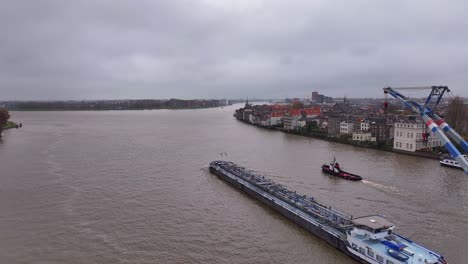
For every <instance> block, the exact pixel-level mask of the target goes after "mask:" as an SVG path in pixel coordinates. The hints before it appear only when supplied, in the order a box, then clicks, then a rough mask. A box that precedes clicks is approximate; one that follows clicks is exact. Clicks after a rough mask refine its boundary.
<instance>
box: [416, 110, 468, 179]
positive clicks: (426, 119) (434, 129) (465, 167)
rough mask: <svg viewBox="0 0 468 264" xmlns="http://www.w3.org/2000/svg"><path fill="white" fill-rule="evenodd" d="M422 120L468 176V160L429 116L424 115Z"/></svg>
mask: <svg viewBox="0 0 468 264" xmlns="http://www.w3.org/2000/svg"><path fill="white" fill-rule="evenodd" d="M422 118H423V120H424V122H425V123H426V125H427V126H428V127H429V129H430V130H431V131H432V132H433V133H434V134H436V135H437V137H438V138H439V139H440V140H441V141H442V145H443V146H444V147H445V148H446V149H447V150H448V152H449V153H450V155H452V157H453V158H454V159H455V160H457V161H458V164H460V166H461V167H462V168H463V170H464V171H465V173H467V174H468V160H466V159H465V158H464V157H463V155H462V154H461V153H460V151H458V149H457V148H456V147H455V146H454V145H453V144H452V142H450V140H449V139H448V138H447V136H446V135H445V134H444V132H443V131H442V129H440V127H439V126H437V124H436V123H435V122H434V120H432V118H430V117H429V116H428V115H426V114H423V115H422Z"/></svg>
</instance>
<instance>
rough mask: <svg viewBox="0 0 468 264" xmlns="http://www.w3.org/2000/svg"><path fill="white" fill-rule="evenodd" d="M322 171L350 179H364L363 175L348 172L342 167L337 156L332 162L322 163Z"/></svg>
mask: <svg viewBox="0 0 468 264" xmlns="http://www.w3.org/2000/svg"><path fill="white" fill-rule="evenodd" d="M322 171H323V172H325V173H328V174H331V175H333V176H337V177H341V178H343V179H346V180H350V181H360V180H362V177H361V176H359V175H356V174H352V173H349V172H346V171H344V170H342V169H341V168H340V164H338V162H336V158H333V160H332V162H330V164H323V165H322Z"/></svg>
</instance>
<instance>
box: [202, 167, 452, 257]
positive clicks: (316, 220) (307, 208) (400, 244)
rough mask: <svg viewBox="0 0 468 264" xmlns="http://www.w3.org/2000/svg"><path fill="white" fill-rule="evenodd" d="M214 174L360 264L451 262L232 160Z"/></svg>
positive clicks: (374, 220)
mask: <svg viewBox="0 0 468 264" xmlns="http://www.w3.org/2000/svg"><path fill="white" fill-rule="evenodd" d="M210 171H211V172H212V173H214V174H216V175H218V176H219V177H221V178H222V179H223V180H225V181H227V182H228V183H230V184H232V185H233V186H235V187H236V188H238V189H240V190H242V191H244V192H245V193H247V194H249V195H250V196H252V197H254V198H256V199H258V200H259V201H261V202H262V203H264V204H266V205H267V206H269V207H270V208H272V209H273V210H275V211H277V212H279V213H280V214H282V215H283V216H285V217H286V218H288V219H290V220H291V221H293V222H295V223H297V224H298V225H300V226H302V227H303V228H305V229H306V230H308V231H310V232H311V233H313V234H314V235H316V236H318V237H320V238H322V239H323V240H325V241H327V242H328V243H330V244H331V245H333V246H334V247H336V248H338V249H340V250H342V251H343V252H345V253H346V254H348V255H349V256H351V257H353V258H354V259H356V260H358V261H360V262H361V263H384V264H397V263H398V264H400V263H408V264H419V263H421V264H423V263H432V264H446V261H445V260H444V258H443V257H442V256H441V255H440V254H437V253H435V252H433V251H430V250H428V249H426V248H424V247H422V246H420V245H418V244H416V243H414V242H413V241H411V240H410V239H407V238H404V237H403V236H400V235H398V234H395V233H394V232H393V230H394V228H395V225H394V224H392V223H391V222H389V221H388V220H386V218H384V217H383V216H379V215H375V216H365V217H359V218H353V217H352V216H351V215H349V214H346V213H344V212H341V211H338V210H336V209H333V208H331V207H330V206H327V205H325V204H322V203H320V202H318V201H317V200H316V199H315V198H313V197H310V196H307V195H303V194H299V193H297V192H295V191H291V190H289V189H287V188H286V187H285V186H284V185H281V184H277V183H275V182H273V181H272V180H270V179H268V178H266V177H264V176H262V175H260V174H258V173H256V172H254V171H251V170H248V169H246V168H244V167H241V166H238V165H236V164H235V163H233V162H228V161H213V162H211V163H210Z"/></svg>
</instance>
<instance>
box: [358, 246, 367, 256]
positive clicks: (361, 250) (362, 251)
mask: <svg viewBox="0 0 468 264" xmlns="http://www.w3.org/2000/svg"><path fill="white" fill-rule="evenodd" d="M359 252H360V253H362V254H363V255H365V254H366V250H365V249H363V248H362V247H359Z"/></svg>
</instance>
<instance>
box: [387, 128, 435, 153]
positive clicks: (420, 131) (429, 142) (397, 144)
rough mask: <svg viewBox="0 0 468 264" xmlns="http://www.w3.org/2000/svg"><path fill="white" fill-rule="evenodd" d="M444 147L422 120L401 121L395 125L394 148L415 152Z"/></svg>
mask: <svg viewBox="0 0 468 264" xmlns="http://www.w3.org/2000/svg"><path fill="white" fill-rule="evenodd" d="M440 146H442V142H441V141H440V140H439V139H438V138H437V136H436V135H435V134H434V133H433V132H432V131H428V130H427V128H426V124H424V123H423V122H422V121H420V120H414V121H399V122H396V123H395V130H394V143H393V148H394V149H396V150H403V151H410V152H415V151H418V150H421V149H426V148H434V147H440Z"/></svg>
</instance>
